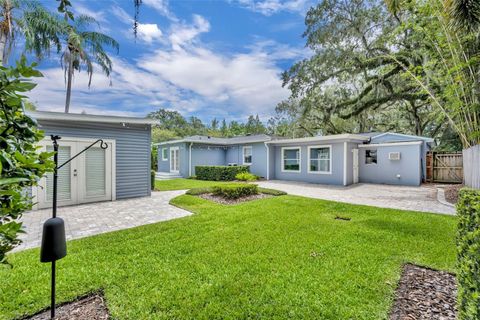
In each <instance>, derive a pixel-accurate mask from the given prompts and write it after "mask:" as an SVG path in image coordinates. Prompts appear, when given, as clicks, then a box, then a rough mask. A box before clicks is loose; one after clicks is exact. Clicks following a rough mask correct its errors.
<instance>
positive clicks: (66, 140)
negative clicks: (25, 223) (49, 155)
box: [28, 112, 157, 208]
mask: <svg viewBox="0 0 480 320" xmlns="http://www.w3.org/2000/svg"><path fill="white" fill-rule="evenodd" d="M28 114H29V115H30V116H31V117H32V118H34V119H35V120H36V121H37V123H38V125H39V128H40V129H41V130H43V131H44V132H45V139H44V140H43V141H41V143H40V146H41V148H42V149H43V150H47V151H51V150H53V147H52V141H51V140H50V135H51V134H54V135H59V136H60V137H61V140H60V141H59V146H60V147H59V152H58V154H59V163H60V164H61V163H63V162H65V161H66V160H68V159H69V158H70V157H72V156H74V155H75V154H76V153H78V152H80V151H81V150H83V149H84V148H85V147H87V146H89V145H90V144H91V143H93V142H95V141H96V140H97V139H103V140H104V141H105V142H106V143H107V145H108V148H107V149H105V150H104V149H102V148H100V146H99V145H96V146H94V147H92V148H91V149H89V150H88V151H86V152H85V153H84V154H82V155H81V156H79V157H78V158H76V159H74V160H73V161H72V162H71V163H70V164H68V165H66V166H65V167H63V168H62V169H61V170H60V171H59V179H58V204H59V205H74V204H80V203H87V202H97V201H109V200H110V201H111V200H116V199H124V198H132V197H143V196H149V195H150V190H151V188H150V184H151V182H150V181H151V180H150V168H151V163H150V162H151V155H150V152H151V151H150V149H151V126H152V124H156V123H157V122H156V121H155V120H152V119H142V118H130V117H113V116H98V115H86V114H71V113H70V114H67V113H57V112H29V113H28ZM52 183H53V181H52V175H51V174H50V175H47V176H46V177H44V178H43V179H42V180H41V182H40V186H39V187H37V188H33V190H32V195H33V196H34V197H35V199H36V201H37V202H38V204H37V206H36V207H37V208H46V207H50V206H51V203H52Z"/></svg>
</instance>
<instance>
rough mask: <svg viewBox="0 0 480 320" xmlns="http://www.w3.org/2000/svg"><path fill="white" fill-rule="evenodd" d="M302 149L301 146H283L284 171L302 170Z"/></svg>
mask: <svg viewBox="0 0 480 320" xmlns="http://www.w3.org/2000/svg"><path fill="white" fill-rule="evenodd" d="M301 162H302V149H301V148H300V147H283V148H282V172H301V170H302V164H301Z"/></svg>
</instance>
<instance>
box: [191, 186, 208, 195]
mask: <svg viewBox="0 0 480 320" xmlns="http://www.w3.org/2000/svg"><path fill="white" fill-rule="evenodd" d="M185 193H186V194H189V195H191V196H198V195H201V194H205V193H212V188H211V187H205V188H194V189H190V190H188V191H187V192H185Z"/></svg>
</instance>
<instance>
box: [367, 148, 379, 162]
mask: <svg viewBox="0 0 480 320" xmlns="http://www.w3.org/2000/svg"><path fill="white" fill-rule="evenodd" d="M365 164H377V150H376V149H367V150H365Z"/></svg>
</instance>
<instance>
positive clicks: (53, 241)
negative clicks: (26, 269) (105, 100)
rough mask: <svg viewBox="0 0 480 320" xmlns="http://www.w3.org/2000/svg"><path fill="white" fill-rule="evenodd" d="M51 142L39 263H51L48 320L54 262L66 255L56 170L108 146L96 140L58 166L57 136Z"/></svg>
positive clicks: (53, 281) (51, 306)
mask: <svg viewBox="0 0 480 320" xmlns="http://www.w3.org/2000/svg"><path fill="white" fill-rule="evenodd" d="M51 139H52V141H53V152H54V154H53V161H54V163H55V167H54V169H53V199H52V200H53V201H52V202H53V203H52V217H51V218H50V219H48V220H47V221H45V223H44V224H43V233H42V246H41V248H40V262H51V263H52V280H51V296H50V298H51V300H50V319H55V279H56V274H55V262H56V261H57V260H60V259H62V258H63V257H65V256H66V255H67V241H66V239H65V223H64V221H63V219H62V218H58V217H57V184H58V170H60V169H61V168H62V167H63V166H64V165H66V164H67V163H69V162H70V161H72V160H73V159H75V158H76V157H78V156H79V155H80V154H82V153H84V152H85V151H87V150H88V149H90V148H91V147H93V146H94V145H95V144H97V143H98V142H100V148H102V149H107V148H108V145H107V144H106V143H105V142H103V140H102V139H98V140H97V141H95V142H94V143H92V144H91V145H89V146H88V147H86V148H85V149H83V150H82V151H80V152H79V153H77V154H76V155H75V156H73V157H72V158H70V159H69V160H67V161H65V162H64V163H63V164H61V165H58V140H60V139H61V138H60V137H59V136H55V135H51Z"/></svg>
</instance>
